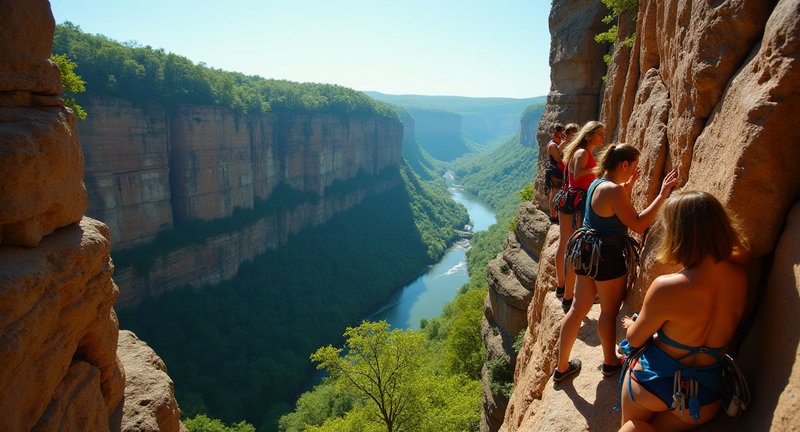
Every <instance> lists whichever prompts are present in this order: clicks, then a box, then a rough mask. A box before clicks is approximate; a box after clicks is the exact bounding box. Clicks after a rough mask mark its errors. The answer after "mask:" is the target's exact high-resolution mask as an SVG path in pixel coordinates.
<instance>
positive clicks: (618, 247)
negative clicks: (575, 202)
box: [553, 144, 678, 382]
mask: <svg viewBox="0 0 800 432" xmlns="http://www.w3.org/2000/svg"><path fill="white" fill-rule="evenodd" d="M638 165H639V150H637V149H636V148H635V147H633V146H631V145H629V144H615V145H612V146H610V147H609V148H608V149H607V150H606V151H605V152H604V153H603V156H602V157H601V162H600V165H599V166H598V167H597V169H596V172H597V173H598V174H600V175H601V177H600V178H598V179H597V180H595V181H593V182H592V184H591V185H590V186H589V191H588V193H587V198H586V216H585V217H584V220H583V226H582V227H581V228H580V229H578V230H577V231H576V232H575V233H574V234H573V235H572V237H571V238H570V239H569V242H568V244H567V247H566V254H567V256H568V259H569V263H568V264H570V266H571V267H572V268H573V270H574V271H575V273H576V274H577V280H576V284H575V303H574V304H573V305H572V309H570V310H569V311H568V312H567V314H566V316H564V319H563V320H562V322H561V334H560V339H559V352H558V365H557V367H556V370H555V371H554V373H553V380H554V381H556V382H557V381H561V380H563V379H564V378H566V377H567V376H569V375H571V374H573V373H576V372H578V371H579V370H580V367H581V362H580V360H577V359H576V360H569V355H570V352H571V351H572V346H573V345H574V344H575V339H576V338H577V337H578V330H579V329H580V326H581V321H582V320H583V318H584V317H585V316H586V314H587V313H588V312H589V309H591V307H592V304H593V303H594V299H595V296H596V295H598V296H599V298H600V317H599V318H598V320H597V334H598V336H599V337H600V344H601V345H602V347H603V364H602V365H600V370H601V372H602V374H603V376H612V375H615V374H616V373H618V372H619V370H620V368H621V361H620V359H619V358H618V357H617V354H616V349H615V348H616V346H615V343H616V339H617V338H616V320H617V313H619V308H620V306H621V305H622V300H623V299H624V297H625V287H626V285H627V279H628V272H629V271H631V272H632V271H634V270H635V265H636V264H635V262H636V260H637V259H638V245H637V244H636V242H635V241H634V240H633V239H631V238H630V237H629V236H628V229H629V228H630V229H632V230H633V231H636V232H637V233H642V232H644V230H645V229H646V228H647V227H649V226H650V224H651V223H652V222H653V220H655V218H656V214H657V211H658V208H659V207H661V204H662V203H663V202H664V200H666V198H667V197H668V196H669V194H670V192H671V191H672V188H673V187H674V186H675V184H676V183H677V181H678V180H677V174H676V172H675V171H674V170H673V171H670V172H669V173H667V175H666V176H665V177H664V181H663V182H662V183H661V192H660V193H659V194H658V196H657V197H656V198H655V200H653V202H652V203H650V205H649V206H648V207H647V208H646V209H645V210H644V211H642V212H641V213H637V212H636V209H635V208H634V207H633V203H631V190H632V189H633V184H634V182H635V181H636V180H637V179H638V178H639V174H640V170H639V169H638Z"/></svg>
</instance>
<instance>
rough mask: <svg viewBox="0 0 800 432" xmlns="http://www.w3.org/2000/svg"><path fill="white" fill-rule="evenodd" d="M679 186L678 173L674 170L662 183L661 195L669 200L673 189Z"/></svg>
mask: <svg viewBox="0 0 800 432" xmlns="http://www.w3.org/2000/svg"><path fill="white" fill-rule="evenodd" d="M677 184H678V171H677V170H675V169H673V170H672V171H670V172H668V173H667V175H665V176H664V181H662V182H661V195H662V196H663V197H664V198H667V197H668V196H669V194H670V193H671V192H672V188H674V187H675V185H677Z"/></svg>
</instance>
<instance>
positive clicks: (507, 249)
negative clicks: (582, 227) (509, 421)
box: [481, 203, 550, 432]
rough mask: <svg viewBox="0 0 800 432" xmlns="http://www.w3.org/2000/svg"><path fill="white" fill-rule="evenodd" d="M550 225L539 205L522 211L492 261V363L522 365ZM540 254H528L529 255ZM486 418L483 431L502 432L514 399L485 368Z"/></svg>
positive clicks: (487, 339)
mask: <svg viewBox="0 0 800 432" xmlns="http://www.w3.org/2000/svg"><path fill="white" fill-rule="evenodd" d="M549 226H550V222H549V220H548V218H547V215H545V214H544V213H543V212H542V211H540V210H538V209H537V208H536V206H535V205H534V204H533V203H526V204H524V205H523V206H522V207H521V209H520V214H519V217H518V220H517V229H516V230H515V231H514V232H512V233H510V234H509V235H508V238H506V241H505V243H504V248H503V252H502V253H501V254H499V255H498V256H497V257H496V258H495V259H494V260H492V261H490V262H489V265H488V266H487V269H486V273H487V279H488V285H489V293H488V295H487V296H486V301H485V303H484V316H483V321H482V324H481V334H482V337H483V340H484V343H485V345H486V351H487V362H490V361H492V360H495V359H502V360H504V361H507V362H508V363H509V364H510V367H511V368H512V369H513V368H514V366H515V364H516V352H515V350H514V342H515V340H516V338H517V336H518V335H519V334H520V332H521V331H522V330H524V329H525V327H527V326H528V320H527V311H528V305H529V304H530V302H531V299H532V297H533V295H534V290H533V288H534V287H535V286H536V279H537V269H538V268H539V267H540V265H539V264H538V263H537V261H538V259H539V253H538V251H540V250H541V249H542V244H543V242H544V240H545V236H544V233H545V232H547V228H548V227H549ZM529 250H530V251H535V252H528V251H529ZM481 375H482V381H483V415H482V418H481V431H483V432H486V431H496V430H498V428H499V427H500V425H501V424H502V423H503V414H504V412H505V410H506V405H507V404H508V399H507V398H506V397H505V396H503V395H501V394H494V393H493V392H492V390H491V387H490V381H491V377H490V376H489V373H488V369H487V367H486V366H484V368H483V370H482V372H481Z"/></svg>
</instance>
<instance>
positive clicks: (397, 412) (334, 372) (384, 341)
mask: <svg viewBox="0 0 800 432" xmlns="http://www.w3.org/2000/svg"><path fill="white" fill-rule="evenodd" d="M344 337H345V339H346V340H345V347H346V348H347V350H346V353H345V354H344V355H343V356H342V355H341V354H342V349H341V348H334V347H333V346H331V345H328V346H326V347H322V348H320V349H318V350H317V351H316V352H315V353H314V354H312V355H311V360H312V361H314V362H318V363H319V365H318V366H317V368H319V369H326V370H327V371H328V372H329V373H330V374H331V376H332V377H333V378H334V379H335V380H336V382H337V384H338V385H339V386H341V387H342V388H344V389H350V390H352V391H354V392H355V393H357V394H359V395H361V396H362V397H365V398H366V399H367V400H368V401H371V402H372V404H371V406H372V408H373V409H375V410H377V416H378V418H380V420H381V421H382V422H383V424H384V425H385V426H386V430H387V432H401V431H408V430H416V429H414V423H415V421H416V420H417V418H418V416H417V415H415V412H417V411H416V410H414V407H415V406H416V405H417V404H418V399H419V397H420V390H421V389H420V387H419V386H418V385H417V384H418V382H417V378H418V376H419V369H420V365H421V361H420V360H421V358H422V354H423V352H424V348H425V337H424V336H423V335H422V334H421V333H417V332H411V331H402V330H398V329H395V330H391V331H390V330H389V324H388V323H387V322H386V321H380V322H369V321H364V322H362V323H361V325H360V326H358V327H348V328H347V330H346V331H345V332H344Z"/></svg>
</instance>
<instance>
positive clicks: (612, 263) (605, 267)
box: [576, 243, 628, 282]
mask: <svg viewBox="0 0 800 432" xmlns="http://www.w3.org/2000/svg"><path fill="white" fill-rule="evenodd" d="M626 261H627V260H626V259H625V252H624V247H623V246H621V245H610V244H608V243H603V246H602V247H601V248H600V264H599V265H598V267H599V268H598V270H597V274H595V275H594V277H593V278H592V279H594V280H596V281H601V282H602V281H607V280H611V279H616V278H618V277H620V276H625V275H626V274H628V264H627V262H626ZM576 274H577V272H576Z"/></svg>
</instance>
